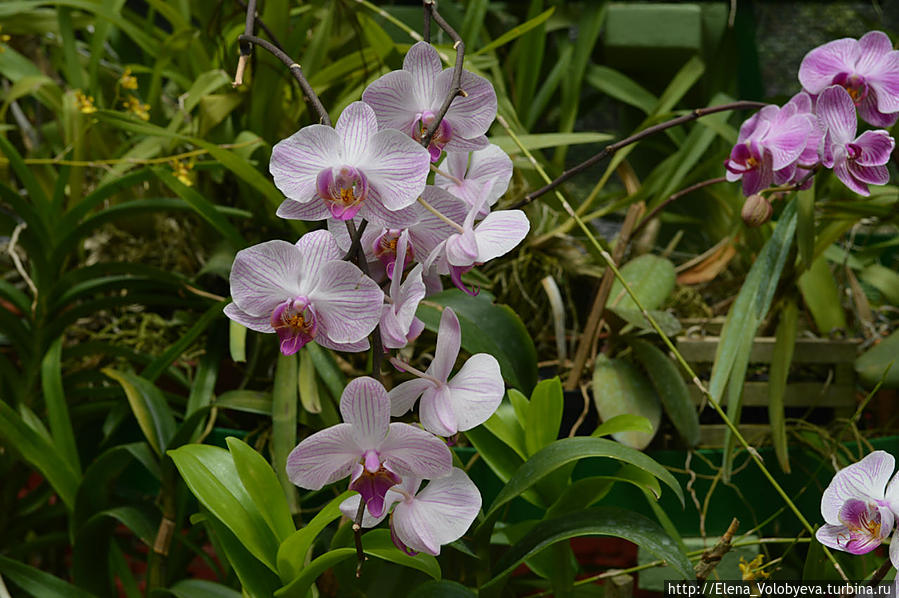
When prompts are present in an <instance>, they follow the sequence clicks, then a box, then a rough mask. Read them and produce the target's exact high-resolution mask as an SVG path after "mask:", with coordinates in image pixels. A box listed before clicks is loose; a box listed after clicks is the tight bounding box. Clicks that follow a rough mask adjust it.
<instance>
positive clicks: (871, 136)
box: [854, 131, 896, 184]
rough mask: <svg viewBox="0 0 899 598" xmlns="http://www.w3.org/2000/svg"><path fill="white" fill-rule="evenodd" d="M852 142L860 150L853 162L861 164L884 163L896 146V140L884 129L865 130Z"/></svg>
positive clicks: (888, 159)
mask: <svg viewBox="0 0 899 598" xmlns="http://www.w3.org/2000/svg"><path fill="white" fill-rule="evenodd" d="M854 143H855V145H856V146H858V148H859V149H860V150H861V154H859V155H858V156H857V157H856V158H855V163H856V164H859V165H861V166H881V165H883V164H886V163H887V162H889V161H890V154H892V153H893V149H894V148H895V147H896V140H895V139H893V138H892V137H890V134H889V133H887V132H886V131H865V132H864V133H862V134H861V135H859V137H858V139H856V140H855V142H854ZM884 182H886V181H884ZM881 184H883V183H881Z"/></svg>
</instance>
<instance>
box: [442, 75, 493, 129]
mask: <svg viewBox="0 0 899 598" xmlns="http://www.w3.org/2000/svg"><path fill="white" fill-rule="evenodd" d="M460 83H461V87H462V89H464V90H465V93H466V95H465V96H464V97H462V96H458V97H456V98H455V99H454V100H453V103H452V104H450V107H449V110H447V112H446V116H444V120H446V121H447V122H448V123H450V126H451V127H452V131H453V137H462V138H464V139H470V138H472V137H478V136H479V135H483V134H484V133H486V132H487V129H489V128H490V125H491V124H492V123H493V120H494V119H495V118H496V92H495V91H494V90H493V84H491V83H490V82H489V81H487V79H485V78H483V77H480V76H478V75H475V74H473V73H470V72H468V71H462V80H461V82H460ZM452 85H453V69H446V70H445V71H443V72H442V73H440V74H439V75H438V76H437V79H436V81H435V82H434V93H435V94H436V95H437V97H438V98H441V99H442V98H445V97H446V96H447V95H448V94H449V91H450V89H451V88H452Z"/></svg>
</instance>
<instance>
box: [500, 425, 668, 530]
mask: <svg viewBox="0 0 899 598" xmlns="http://www.w3.org/2000/svg"><path fill="white" fill-rule="evenodd" d="M588 457H606V458H610V459H615V460H617V461H621V462H622V463H630V464H632V465H634V466H636V467H639V468H640V469H643V470H645V471H648V472H649V473H651V474H652V475H654V476H655V477H657V478H658V479H659V480H661V481H662V482H664V483H665V485H667V486H668V487H669V488H671V489H672V490H673V491H674V493H675V494H676V495H677V497H678V499H679V500H680V501H681V504H683V502H684V494H683V491H682V490H681V487H680V484H678V482H677V480H676V479H674V476H672V475H671V473H670V472H669V471H668V470H667V469H665V468H664V467H662V466H661V465H659V464H658V463H657V462H656V461H654V460H653V459H651V458H650V457H648V456H646V455H644V454H643V453H641V452H640V451H637V450H634V449H632V448H630V447H626V446H624V445H622V444H619V443H617V442H613V441H611V440H606V439H604V438H593V437H583V436H580V437H574V438H563V439H561V440H556V441H555V442H553V443H552V444H550V445H549V446H547V447H545V448H543V449H541V450H540V451H539V452H538V453H537V454H535V455H533V456H532V457H531V458H530V459H528V460H527V461H526V462H525V463H524V464H523V465H522V466H521V467H519V468H518V470H517V471H516V472H515V474H514V475H513V476H512V477H511V479H509V482H508V483H507V484H506V485H505V487H503V489H502V490H501V491H500V493H499V494H498V495H497V496H496V498H495V499H494V500H493V504H492V505H490V509H489V510H488V511H487V513H486V516H487V517H488V518H489V517H490V516H491V515H492V514H494V513H496V512H497V510H498V509H499V508H500V507H502V506H503V505H504V504H506V503H507V502H509V501H510V500H512V499H513V498H515V497H516V496H518V495H520V494H521V493H522V492H523V491H524V490H527V489H528V488H530V487H531V486H533V485H534V484H536V483H537V482H538V481H540V480H541V479H543V478H544V477H546V476H547V475H549V474H550V473H552V472H553V471H555V470H557V469H559V468H560V467H562V466H563V465H567V464H568V463H572V462H575V461H578V460H580V459H586V458H588Z"/></svg>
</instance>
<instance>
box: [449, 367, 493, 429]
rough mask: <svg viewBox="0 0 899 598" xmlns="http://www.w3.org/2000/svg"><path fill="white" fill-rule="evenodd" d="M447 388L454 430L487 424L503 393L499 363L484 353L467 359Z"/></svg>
mask: <svg viewBox="0 0 899 598" xmlns="http://www.w3.org/2000/svg"><path fill="white" fill-rule="evenodd" d="M448 387H449V390H450V399H451V401H452V405H453V411H454V412H455V414H456V428H457V429H458V430H459V431H460V432H464V431H465V430H470V429H472V428H474V427H476V426H479V425H481V424H482V423H484V422H485V421H487V420H488V419H489V418H490V416H491V415H493V413H494V412H495V411H496V409H497V407H499V404H500V402H501V401H502V400H503V394H504V393H505V391H506V388H505V385H504V384H503V375H502V373H501V372H500V368H499V362H498V361H497V360H496V358H495V357H494V356H493V355H489V354H487V353H478V354H477V355H472V356H471V357H470V358H468V361H466V362H465V364H464V365H463V366H462V369H460V370H459V372H458V373H457V374H456V375H455V376H453V378H452V380H450V381H449V384H448Z"/></svg>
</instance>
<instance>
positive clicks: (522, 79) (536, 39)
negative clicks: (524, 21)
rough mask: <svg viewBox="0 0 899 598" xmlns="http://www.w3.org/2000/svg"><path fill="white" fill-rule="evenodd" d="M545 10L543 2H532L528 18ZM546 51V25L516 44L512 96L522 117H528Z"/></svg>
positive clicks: (540, 0)
mask: <svg viewBox="0 0 899 598" xmlns="http://www.w3.org/2000/svg"><path fill="white" fill-rule="evenodd" d="M542 10H543V0H530V2H529V4H528V11H527V18H528V19H532V18H534V17H536V16H538V15H539V14H540V12H541V11H542ZM545 49H546V25H539V26H537V27H536V28H535V29H532V30H531V31H529V32H527V33H525V34H524V35H523V36H522V37H521V39H519V40H518V41H517V42H516V43H515V48H514V50H513V54H514V55H516V63H515V70H514V72H515V89H514V90H513V91H514V93H513V94H511V95H512V97H513V98H514V100H515V108H516V110H517V112H518V114H519V115H520V117H522V118H523V117H526V116H527V114H528V111H527V108H529V107H530V106H531V105H532V103H533V99H534V92H535V91H536V89H537V81H538V79H539V78H540V73H541V71H542V66H543V59H544V50H545Z"/></svg>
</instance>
